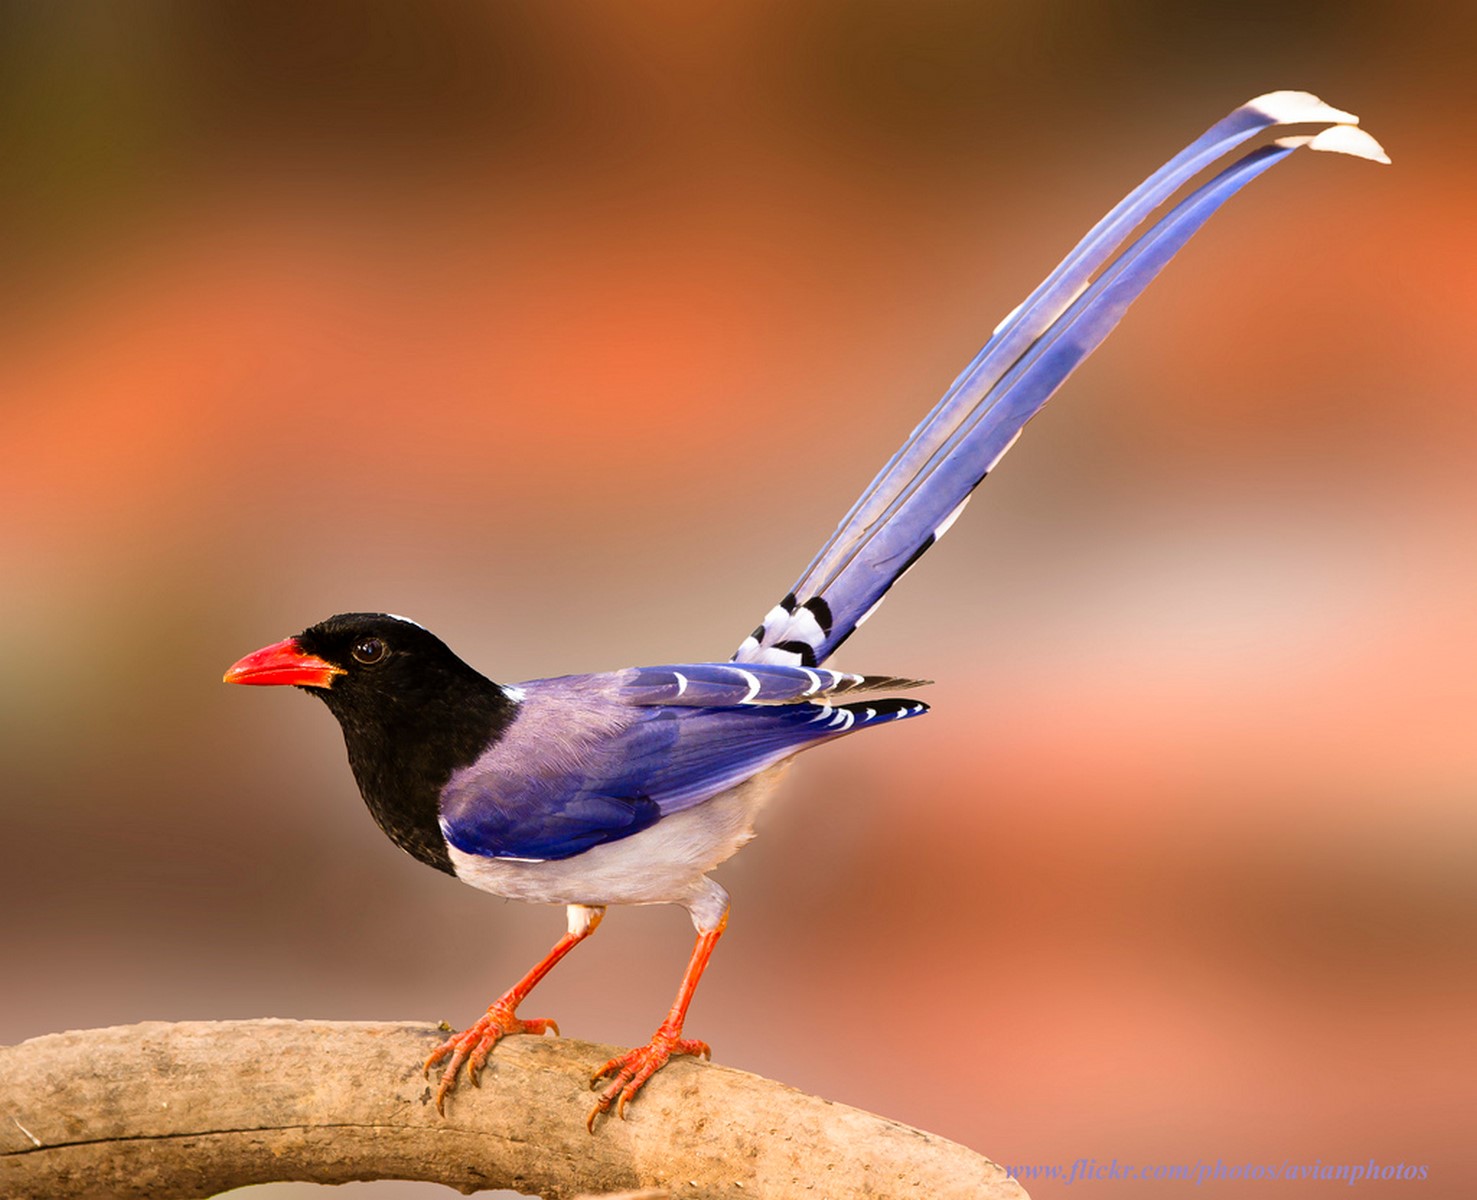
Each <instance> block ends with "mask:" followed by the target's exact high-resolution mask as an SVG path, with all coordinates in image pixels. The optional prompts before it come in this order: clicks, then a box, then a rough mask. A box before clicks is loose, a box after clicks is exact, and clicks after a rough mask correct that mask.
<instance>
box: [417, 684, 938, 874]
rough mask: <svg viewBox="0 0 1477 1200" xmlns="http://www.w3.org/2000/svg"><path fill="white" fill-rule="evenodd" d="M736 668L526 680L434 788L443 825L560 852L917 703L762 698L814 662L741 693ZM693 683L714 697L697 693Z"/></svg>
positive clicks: (454, 836)
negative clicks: (498, 725)
mask: <svg viewBox="0 0 1477 1200" xmlns="http://www.w3.org/2000/svg"><path fill="white" fill-rule="evenodd" d="M734 673H735V668H733V667H731V666H728V665H726V664H715V663H699V664H681V665H677V666H666V667H646V668H640V669H637V670H632V671H625V672H618V673H616V674H614V675H604V676H600V675H597V676H574V677H570V678H567V679H556V680H540V681H536V682H534V683H531V684H524V685H523V688H524V692H525V699H524V700H523V702H522V704H521V705H520V711H519V714H518V716H517V718H515V720H514V721H513V723H512V724H511V725H510V726H509V727H508V729H507V730H506V731H505V732H504V734H503V736H502V738H501V739H500V740H499V741H498V742H497V743H496V744H495V745H494V746H493V747H491V748H490V749H489V750H488V752H487V753H486V754H484V755H483V756H482V758H481V759H479V760H478V761H477V762H475V763H473V764H472V765H471V766H470V767H467V768H465V769H463V770H461V771H458V772H456V773H455V774H454V775H453V776H452V778H451V781H450V782H449V783H448V784H447V785H446V787H445V788H444V789H443V790H442V793H441V830H442V833H443V834H444V836H445V837H446V840H447V841H448V842H449V843H450V844H451V845H453V846H455V847H456V848H457V849H458V850H461V851H463V852H464V853H468V854H478V855H483V856H488V857H494V858H521V859H538V860H547V859H559V858H569V857H571V856H572V855H575V854H579V853H581V852H582V851H585V850H588V849H590V848H591V847H592V846H596V845H599V844H601V843H602V842H610V841H615V840H617V839H619V838H624V837H629V836H630V835H632V834H634V833H639V832H640V831H641V830H643V829H647V828H649V827H650V826H651V825H653V824H655V823H656V822H657V821H658V820H660V819H661V818H662V817H665V816H670V815H671V814H673V813H677V812H681V811H683V810H684V809H688V808H692V807H693V806H695V805H697V804H701V803H702V802H703V801H704V800H708V799H710V798H712V797H713V796H716V795H718V794H719V793H720V792H723V791H725V790H727V789H728V788H731V787H733V786H735V785H736V784H739V783H742V782H743V781H744V780H745V779H748V778H750V777H751V776H753V775H757V774H758V773H759V772H760V771H763V770H764V769H765V768H767V767H770V766H773V765H774V764H775V763H778V762H780V761H781V760H783V759H786V758H789V757H790V756H791V755H793V754H797V753H799V752H800V751H802V750H806V749H808V748H810V747H812V746H815V745H819V744H820V743H822V742H826V741H831V740H833V739H835V738H838V737H843V736H845V735H847V734H850V733H855V732H856V731H857V730H859V729H865V728H868V727H871V726H873V725H880V724H882V723H884V722H891V721H896V720H899V719H904V718H907V717H911V716H917V715H919V714H921V713H923V712H926V711H927V705H925V704H922V703H920V702H919V701H917V700H911V699H898V698H893V697H883V698H877V699H867V700H858V701H855V702H851V703H845V704H834V705H833V704H831V703H829V702H828V701H827V700H826V699H825V696H824V692H821V693H818V697H817V700H816V701H814V702H813V701H802V702H800V703H783V702H779V703H777V702H775V701H774V700H773V699H768V700H764V701H759V700H758V699H757V696H758V695H759V694H760V693H762V692H763V691H764V686H763V685H765V684H769V685H771V687H772V688H773V689H775V690H774V691H772V692H771V696H774V695H775V694H777V693H778V692H779V691H789V692H790V693H792V694H795V693H798V692H800V691H803V690H804V689H805V688H809V687H811V686H812V685H813V677H814V676H815V675H816V674H817V672H814V671H804V670H794V669H790V668H778V669H777V670H769V669H764V670H760V671H756V672H749V671H745V672H744V673H745V674H746V675H749V676H751V679H753V678H757V679H758V680H759V682H760V685H761V686H760V688H759V689H758V692H756V694H755V697H751V698H750V699H749V700H747V701H745V700H743V699H742V697H743V696H745V695H746V694H747V693H749V692H750V691H751V690H752V689H753V683H752V682H751V681H746V680H742V679H739V680H735V681H733V682H730V678H731V677H733V676H734ZM819 674H820V675H821V677H822V679H823V680H825V681H827V682H830V681H832V680H834V681H835V689H836V690H840V691H845V692H850V693H852V694H855V693H856V692H857V691H859V690H861V689H862V687H863V679H864V677H862V676H843V675H840V673H839V672H831V671H822V672H819ZM674 676H675V677H676V678H674ZM726 677H728V678H726ZM872 678H873V679H874V681H875V682H877V683H882V684H888V685H890V684H893V683H896V682H913V681H895V680H892V679H890V678H884V677H872ZM683 681H685V683H684V682H683ZM852 681H855V682H852ZM704 693H707V694H708V695H711V696H713V697H714V698H715V699H716V701H717V702H716V703H711V704H710V703H708V702H706V701H704V700H703V699H702V698H701V697H702V695H703V694H704ZM664 697H667V698H664Z"/></svg>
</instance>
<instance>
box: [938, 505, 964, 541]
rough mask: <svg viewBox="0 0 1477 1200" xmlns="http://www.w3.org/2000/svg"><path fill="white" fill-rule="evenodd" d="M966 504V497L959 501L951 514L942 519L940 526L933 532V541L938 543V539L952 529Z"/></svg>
mask: <svg viewBox="0 0 1477 1200" xmlns="http://www.w3.org/2000/svg"><path fill="white" fill-rule="evenodd" d="M968 503H969V497H968V496H965V497H964V499H963V500H961V501H959V506H958V507H957V508H956V509H954V511H953V512H951V513H950V514H949V515H948V516H947V517H945V518H944V521H943V524H942V525H940V526H939V527H938V528H937V529H935V530H934V531H933V540H934V541H938V540H939V538H941V537H943V536H944V534H946V533H948V532H949V530H951V529H953V528H954V522H955V521H957V520H958V519H959V514H960V513H962V512H963V511H964V508H965V506H966V505H967V504H968Z"/></svg>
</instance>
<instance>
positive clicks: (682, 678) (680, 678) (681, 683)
mask: <svg viewBox="0 0 1477 1200" xmlns="http://www.w3.org/2000/svg"><path fill="white" fill-rule="evenodd" d="M672 676H673V678H675V679H676V680H677V694H678V695H679V696H680V695H682V693H683V692H685V691H687V676H686V675H684V674H683V673H682V672H681V671H673V672H672Z"/></svg>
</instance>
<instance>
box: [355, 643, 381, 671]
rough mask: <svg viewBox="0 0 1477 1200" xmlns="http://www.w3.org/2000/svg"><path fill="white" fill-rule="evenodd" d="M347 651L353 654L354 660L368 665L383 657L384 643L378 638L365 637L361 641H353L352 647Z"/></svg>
mask: <svg viewBox="0 0 1477 1200" xmlns="http://www.w3.org/2000/svg"><path fill="white" fill-rule="evenodd" d="M349 653H350V654H352V655H353V656H354V661H355V662H361V663H363V664H364V665H365V666H369V665H370V664H372V663H377V662H379V660H380V659H382V658H384V656H385V644H384V642H382V641H380V640H379V638H365V639H364V640H363V641H362V642H355V643H354V648H353V649H352V650H351V651H349Z"/></svg>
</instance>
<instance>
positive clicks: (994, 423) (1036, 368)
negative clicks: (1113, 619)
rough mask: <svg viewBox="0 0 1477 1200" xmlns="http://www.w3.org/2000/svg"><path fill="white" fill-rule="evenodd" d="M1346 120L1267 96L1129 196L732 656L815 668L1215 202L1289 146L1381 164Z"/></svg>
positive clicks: (968, 373) (1283, 95) (972, 370)
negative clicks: (1314, 129)
mask: <svg viewBox="0 0 1477 1200" xmlns="http://www.w3.org/2000/svg"><path fill="white" fill-rule="evenodd" d="M1357 121H1358V118H1357V117H1354V116H1352V115H1351V114H1349V113H1344V112H1340V111H1339V110H1338V109H1334V108H1330V107H1329V106H1328V105H1326V104H1324V103H1323V102H1322V101H1321V100H1319V99H1318V98H1317V97H1316V96H1311V95H1309V94H1308V93H1306V92H1273V93H1269V94H1268V95H1266V96H1261V97H1258V98H1257V99H1256V100H1252V101H1250V102H1249V103H1247V104H1245V105H1243V106H1242V107H1241V108H1238V109H1237V110H1236V111H1235V112H1233V113H1231V114H1230V115H1229V116H1228V117H1226V118H1225V119H1224V120H1222V121H1220V122H1219V123H1217V124H1216V125H1215V126H1213V127H1212V128H1211V129H1210V130H1208V131H1207V132H1206V133H1205V134H1203V135H1202V136H1201V137H1200V138H1199V139H1198V140H1196V141H1195V142H1194V143H1192V144H1191V145H1190V146H1189V147H1187V148H1186V149H1185V150H1183V151H1181V152H1180V153H1179V154H1178V155H1176V156H1175V157H1174V158H1173V159H1171V160H1170V161H1169V162H1168V163H1166V164H1165V165H1164V166H1163V167H1161V168H1160V169H1159V170H1158V171H1156V172H1155V173H1154V174H1153V175H1151V176H1150V177H1149V178H1148V179H1147V180H1145V181H1144V182H1143V183H1142V184H1141V185H1140V186H1139V187H1138V188H1136V189H1135V190H1134V191H1133V192H1131V193H1130V194H1129V195H1128V196H1127V197H1126V198H1125V199H1124V200H1123V201H1122V202H1121V203H1119V205H1118V206H1117V207H1116V208H1114V209H1113V210H1112V212H1110V213H1109V214H1108V215H1107V216H1106V217H1104V218H1103V219H1102V220H1101V221H1099V222H1098V224H1097V225H1096V226H1095V227H1094V228H1093V230H1092V231H1091V232H1090V233H1089V234H1088V235H1087V237H1086V238H1084V239H1083V240H1082V241H1081V242H1080V243H1079V244H1078V245H1077V247H1076V248H1075V249H1074V250H1073V251H1072V253H1071V254H1069V255H1068V256H1067V258H1066V259H1064V260H1063V261H1062V263H1061V264H1060V265H1059V266H1058V267H1057V268H1056V270H1054V271H1053V272H1052V273H1051V274H1050V275H1049V276H1048V277H1047V278H1046V280H1045V281H1044V282H1043V283H1042V284H1041V285H1040V286H1039V287H1038V288H1037V289H1036V290H1035V291H1034V292H1033V293H1032V294H1031V295H1030V297H1029V298H1027V300H1026V301H1025V302H1024V303H1023V304H1021V305H1020V307H1018V308H1017V309H1016V310H1015V311H1014V312H1012V313H1011V314H1010V316H1008V317H1007V318H1006V319H1005V320H1004V321H1002V322H1001V324H1000V325H999V326H998V327H997V328H996V330H995V332H994V333H993V335H992V336H991V337H990V339H989V341H988V342H987V343H986V345H985V347H984V349H982V350H981V351H980V353H979V354H978V355H977V356H976V357H975V359H974V361H973V362H972V363H970V365H969V366H968V367H967V368H966V369H965V370H964V372H963V373H961V374H960V376H959V377H958V378H957V379H956V380H955V381H954V383H953V384H952V386H951V387H950V388H949V390H948V391H947V392H946V393H945V394H944V396H943V398H942V399H941V400H940V401H939V403H938V404H937V405H936V406H935V407H934V409H933V411H932V412H930V413H929V414H928V416H927V417H925V418H924V420H923V421H922V423H921V424H919V426H918V427H917V428H916V429H914V430H913V432H912V434H911V435H910V436H909V438H908V440H907V441H906V442H905V443H904V444H903V446H902V447H901V448H900V449H899V450H898V452H897V453H896V454H895V455H894V456H893V457H892V459H891V460H890V461H889V462H888V463H887V465H886V466H885V467H883V469H882V471H881V473H880V474H879V475H878V476H877V477H876V479H874V480H873V481H872V483H871V484H870V485H869V486H868V488H867V490H866V491H865V492H863V494H862V496H861V498H860V499H858V500H857V502H856V504H855V505H853V506H852V509H851V511H850V512H849V513H848V514H847V515H846V517H845V518H844V519H843V520H842V522H841V524H840V525H839V526H838V527H837V529H836V532H835V533H833V534H832V535H831V538H830V539H829V540H828V541H827V543H826V544H825V546H823V547H822V548H821V551H820V553H819V554H818V555H817V556H816V558H815V560H814V561H813V562H812V563H811V564H810V566H809V567H808V568H807V569H806V571H805V573H804V574H803V575H802V576H801V577H800V579H799V581H798V582H797V583H796V584H795V586H794V587H793V588H792V589H791V591H790V593H789V594H788V595H787V596H786V597H785V598H784V599H783V600H782V601H781V602H780V603H779V604H778V605H776V606H775V607H774V608H773V609H772V610H770V612H769V613H768V614H767V615H766V616H765V618H764V621H763V623H762V624H761V625H760V626H759V627H758V628H757V629H755V630H754V632H753V633H752V634H750V635H749V637H748V638H746V639H745V640H744V642H743V644H742V645H741V646H740V647H739V649H738V651H737V653H736V654H735V655H734V660H735V661H737V662H768V663H776V664H783V665H790V666H805V667H814V666H816V665H817V664H819V663H822V662H824V661H825V660H826V658H827V657H828V656H829V655H830V654H831V653H832V652H833V651H834V650H835V649H836V648H837V647H838V646H839V645H840V644H841V643H842V642H844V641H845V640H846V638H847V637H849V636H850V635H851V634H852V632H853V631H854V630H855V629H856V628H857V626H858V625H860V624H861V623H862V622H863V621H865V620H866V619H867V617H868V616H870V615H871V613H872V611H873V610H874V609H875V608H876V607H877V605H878V604H880V603H881V602H882V599H883V597H884V596H885V595H886V594H887V591H888V589H889V588H890V587H892V585H893V584H894V583H896V582H897V581H898V580H899V579H900V578H902V576H903V575H904V574H905V573H906V572H907V571H908V569H909V568H910V567H911V566H912V565H913V564H914V563H915V562H917V560H918V558H919V557H920V556H921V555H922V554H923V553H924V552H925V551H927V550H928V548H929V547H930V546H932V545H933V544H934V542H936V541H937V540H938V539H939V538H940V537H942V536H943V534H944V533H945V532H946V531H947V530H948V528H949V527H950V526H951V525H952V524H953V523H954V521H955V519H956V518H957V517H958V515H959V513H960V512H961V511H962V510H963V508H964V505H965V504H966V503H967V502H968V500H969V497H970V495H971V493H972V492H973V491H974V489H975V488H976V487H978V486H979V485H980V483H982V482H983V481H984V478H985V476H986V475H988V474H989V472H990V471H992V470H993V469H994V467H995V464H996V463H997V462H999V460H1000V458H1001V457H1002V456H1003V455H1004V454H1005V452H1006V451H1007V450H1009V449H1010V447H1011V446H1012V445H1014V444H1015V440H1016V438H1018V437H1019V436H1020V433H1021V430H1022V428H1023V427H1024V426H1025V424H1026V422H1027V421H1029V420H1030V419H1031V418H1032V417H1033V416H1035V415H1036V413H1038V412H1039V411H1040V410H1041V408H1042V407H1043V406H1044V405H1045V404H1046V402H1047V400H1049V399H1050V398H1051V396H1052V395H1053V394H1054V393H1055V392H1056V390H1057V388H1058V387H1060V386H1061V384H1062V383H1063V382H1064V381H1065V380H1066V378H1067V376H1068V375H1070V374H1071V373H1072V371H1073V370H1075V369H1076V368H1077V366H1078V365H1079V364H1080V363H1081V362H1082V360H1083V359H1085V358H1086V357H1087V356H1088V355H1089V354H1091V353H1092V352H1093V350H1095V349H1096V348H1097V347H1098V346H1099V345H1100V344H1101V343H1102V341H1103V339H1104V338H1106V337H1107V336H1108V334H1109V333H1111V332H1112V331H1113V329H1114V328H1115V327H1116V326H1117V324H1118V322H1119V321H1120V320H1121V319H1122V318H1123V315H1124V313H1125V312H1126V311H1127V310H1128V307H1129V305H1130V304H1132V303H1133V301H1134V300H1135V299H1137V298H1138V296H1139V295H1140V294H1141V293H1142V292H1143V290H1144V289H1145V288H1146V287H1147V286H1148V285H1149V283H1150V282H1151V281H1152V280H1153V279H1154V277H1155V276H1156V275H1158V274H1159V272H1160V271H1161V270H1162V269H1163V268H1164V266H1165V265H1166V264H1167V263H1168V262H1169V260H1170V259H1171V258H1173V257H1174V256H1175V254H1177V253H1178V252H1179V251H1180V249H1181V248H1182V247H1183V246H1184V245H1185V243H1186V242H1187V241H1188V240H1189V239H1190V237H1191V236H1192V235H1193V234H1194V233H1195V231H1196V230H1198V229H1199V228H1200V227H1201V226H1202V225H1203V224H1204V223H1205V222H1206V221H1207V220H1208V219H1209V218H1210V216H1211V214H1213V213H1214V212H1215V211H1216V210H1217V209H1219V208H1220V207H1221V205H1223V204H1224V203H1225V202H1226V201H1227V200H1229V199H1230V198H1231V197H1232V196H1233V195H1235V194H1236V193H1237V192H1238V191H1240V190H1241V189H1242V188H1243V187H1245V186H1246V185H1247V184H1248V183H1250V182H1251V181H1252V180H1253V179H1255V178H1256V177H1257V176H1259V175H1261V174H1262V173H1263V172H1264V171H1266V170H1268V169H1269V168H1271V167H1272V166H1274V165H1275V164H1276V163H1278V162H1280V161H1281V160H1282V159H1284V158H1286V157H1287V156H1288V155H1289V154H1291V153H1292V152H1293V151H1294V150H1295V149H1297V148H1298V147H1300V146H1304V145H1306V146H1309V147H1311V148H1312V149H1315V150H1329V151H1334V152H1336V153H1344V154H1353V155H1356V156H1358V157H1363V158H1370V159H1374V160H1376V161H1383V162H1388V161H1389V160H1388V159H1387V158H1385V157H1384V153H1383V151H1382V150H1380V148H1379V145H1378V143H1376V142H1375V141H1374V139H1373V138H1371V137H1369V135H1368V134H1365V133H1363V132H1362V131H1360V130H1358V129H1355V128H1353V125H1354V124H1355V123H1356V122H1357ZM1308 124H1321V125H1325V126H1327V128H1325V129H1324V130H1323V131H1322V132H1321V133H1319V134H1318V135H1317V136H1313V137H1288V138H1282V139H1279V140H1278V141H1275V142H1273V143H1271V144H1269V145H1264V146H1261V147H1259V148H1257V149H1254V150H1251V151H1249V152H1247V153H1246V154H1244V155H1242V156H1241V157H1240V158H1237V159H1235V160H1234V161H1233V162H1232V163H1231V165H1230V166H1228V167H1226V168H1224V169H1223V170H1222V171H1221V172H1220V173H1219V174H1217V175H1216V176H1214V177H1213V178H1212V179H1210V180H1209V181H1208V182H1206V183H1204V184H1202V185H1201V186H1200V187H1199V188H1197V189H1196V190H1195V191H1193V192H1192V193H1190V195H1188V196H1187V197H1185V198H1184V199H1183V200H1181V201H1180V202H1179V203H1178V204H1176V205H1175V206H1174V207H1173V208H1171V209H1170V210H1169V211H1168V212H1167V213H1165V214H1164V215H1162V216H1161V217H1160V218H1159V219H1158V220H1157V221H1156V222H1155V223H1154V224H1153V225H1151V226H1150V227H1149V228H1148V230H1147V231H1145V232H1144V233H1142V234H1141V235H1140V236H1139V237H1137V238H1136V239H1134V240H1133V241H1131V242H1130V241H1129V239H1130V237H1131V235H1132V234H1133V233H1134V231H1135V230H1136V229H1138V228H1139V227H1140V226H1141V225H1142V224H1143V223H1144V221H1145V220H1147V219H1148V218H1149V217H1150V216H1151V215H1152V214H1153V213H1154V212H1155V211H1156V210H1158V209H1159V208H1161V207H1162V206H1163V204H1164V203H1165V202H1166V201H1167V200H1168V199H1169V198H1170V197H1171V196H1172V195H1174V193H1176V192H1177V191H1179V190H1180V189H1181V188H1182V187H1183V186H1185V185H1186V184H1187V183H1188V182H1190V181H1191V180H1192V179H1194V178H1195V177H1197V176H1199V175H1201V174H1202V173H1203V172H1204V171H1205V170H1206V169H1207V168H1208V167H1210V166H1212V165H1213V164H1214V163H1216V162H1219V161H1221V160H1223V159H1224V158H1226V157H1227V156H1228V155H1229V154H1230V153H1231V152H1232V151H1234V150H1235V149H1236V148H1237V147H1239V146H1240V145H1242V144H1243V143H1244V142H1245V141H1247V140H1248V139H1249V138H1251V137H1252V136H1254V135H1255V134H1257V133H1260V132H1262V131H1264V130H1267V129H1270V128H1272V127H1274V126H1285V125H1308ZM1125 245H1126V248H1125Z"/></svg>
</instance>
